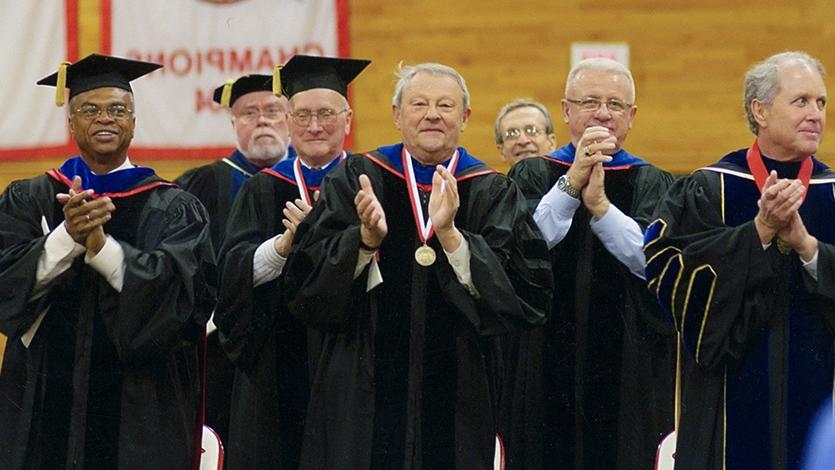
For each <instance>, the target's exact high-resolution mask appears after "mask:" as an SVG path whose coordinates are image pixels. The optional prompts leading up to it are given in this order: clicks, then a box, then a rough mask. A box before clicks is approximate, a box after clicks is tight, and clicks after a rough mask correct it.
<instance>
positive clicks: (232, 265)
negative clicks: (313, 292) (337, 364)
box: [215, 172, 317, 470]
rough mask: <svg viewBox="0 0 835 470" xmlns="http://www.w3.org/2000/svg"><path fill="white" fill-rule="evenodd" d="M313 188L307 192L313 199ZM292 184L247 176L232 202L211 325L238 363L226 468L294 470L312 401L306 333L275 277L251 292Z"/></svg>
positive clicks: (294, 189)
mask: <svg viewBox="0 0 835 470" xmlns="http://www.w3.org/2000/svg"><path fill="white" fill-rule="evenodd" d="M315 189H317V188H309V191H310V193H311V196H312V193H313V191H314V190H315ZM298 198H299V190H298V186H296V183H295V181H294V180H291V179H290V178H287V177H285V176H284V175H281V174H279V173H276V172H271V173H267V172H261V173H258V174H257V175H255V176H253V177H252V178H250V179H249V180H248V181H247V182H246V183H245V184H244V186H243V187H242V188H241V191H240V193H239V195H238V197H237V199H236V201H235V205H234V207H233V209H232V213H231V216H230V218H229V222H228V227H229V230H228V231H227V235H226V241H225V243H224V246H223V249H222V250H221V254H220V258H219V263H218V265H219V266H220V273H221V283H220V286H221V289H220V296H219V298H218V306H217V310H216V311H215V322H216V323H217V326H218V331H219V336H220V341H221V344H222V345H223V347H224V349H225V351H226V353H227V354H228V356H229V357H230V358H231V360H232V362H233V363H234V365H235V384H234V387H233V392H232V402H231V409H232V413H231V418H230V427H229V437H230V438H229V442H228V443H227V444H226V448H227V468H228V469H229V470H232V469H256V468H259V469H260V468H269V469H296V468H298V465H299V453H300V451H301V439H302V433H303V430H304V428H303V426H304V415H305V412H306V411H307V397H308V395H309V374H308V369H307V367H308V365H307V363H308V359H307V357H308V353H307V343H306V341H307V333H306V328H305V326H304V325H302V324H301V323H300V322H299V321H298V320H296V319H295V318H293V317H292V316H290V315H289V314H288V313H287V309H286V307H285V306H284V304H283V303H282V298H281V297H282V296H281V285H280V283H279V281H280V278H279V279H275V280H273V281H270V282H267V283H264V284H262V285H260V286H258V287H255V288H253V277H252V264H253V256H254V255H255V251H256V249H257V248H258V246H259V245H260V244H261V243H263V242H264V241H265V240H267V239H269V238H271V237H273V236H275V235H276V234H278V233H282V232H284V225H283V224H282V223H281V221H282V219H283V218H284V215H283V214H282V210H283V209H284V207H285V203H286V202H288V201H293V200H295V199H298Z"/></svg>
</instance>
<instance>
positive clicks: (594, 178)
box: [568, 126, 617, 219]
mask: <svg viewBox="0 0 835 470" xmlns="http://www.w3.org/2000/svg"><path fill="white" fill-rule="evenodd" d="M615 148H617V138H616V137H615V136H614V135H612V134H611V133H610V132H609V129H607V128H605V127H602V126H592V127H589V128H587V129H586V130H585V132H583V136H582V137H580V140H579V141H578V142H577V150H576V152H575V154H574V163H572V164H571V167H570V168H569V169H568V178H569V182H570V184H571V187H573V188H574V189H576V190H578V191H580V195H581V197H582V200H583V204H584V205H585V206H586V208H587V209H588V210H589V212H591V214H592V215H593V216H594V217H595V218H597V219H600V218H602V217H603V216H604V215H606V211H608V210H609V199H608V198H607V197H606V191H605V190H604V187H603V183H604V179H605V176H604V171H603V163H605V162H610V161H612V157H610V156H609V155H604V154H603V152H604V151H611V150H614V149H615Z"/></svg>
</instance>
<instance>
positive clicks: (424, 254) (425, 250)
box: [415, 245, 438, 266]
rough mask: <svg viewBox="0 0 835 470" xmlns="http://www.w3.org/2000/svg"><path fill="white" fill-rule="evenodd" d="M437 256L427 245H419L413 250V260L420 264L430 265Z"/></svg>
mask: <svg viewBox="0 0 835 470" xmlns="http://www.w3.org/2000/svg"><path fill="white" fill-rule="evenodd" d="M437 257H438V256H437V255H436V254H435V250H433V249H432V247H431V246H429V245H421V246H419V247H418V249H417V250H415V261H417V264H419V265H421V266H432V265H433V264H434V263H435V259H436V258H437Z"/></svg>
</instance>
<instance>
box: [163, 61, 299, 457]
mask: <svg viewBox="0 0 835 470" xmlns="http://www.w3.org/2000/svg"><path fill="white" fill-rule="evenodd" d="M279 95H280V94H279ZM214 101H215V102H216V103H218V104H220V105H221V107H223V108H229V110H230V114H231V121H232V129H233V130H234V131H235V141H236V145H237V148H236V149H235V151H234V152H232V154H231V155H229V157H227V158H223V159H221V160H218V161H216V162H213V163H209V164H208V165H203V166H200V167H197V168H193V169H191V170H189V171H187V172H185V173H184V174H182V175H181V176H180V177H178V178H177V179H176V180H174V182H175V183H177V184H178V185H180V187H181V188H183V189H185V190H186V191H188V192H190V193H192V194H194V195H195V196H197V198H198V199H200V202H202V203H203V205H204V206H206V210H208V211H209V218H210V220H211V222H210V227H211V234H212V245H213V246H214V248H215V252H217V251H219V250H220V247H221V246H222V244H223V234H224V233H225V232H226V223H227V221H228V220H229V212H230V209H231V208H232V202H233V201H234V200H235V196H236V195H237V194H238V191H239V190H240V189H241V186H242V185H243V183H244V182H245V181H246V180H247V179H249V178H250V177H251V176H252V175H254V174H256V173H258V172H259V171H261V169H262V168H269V167H271V166H273V165H275V164H276V163H278V162H279V161H281V160H282V159H283V158H284V157H285V156H286V155H287V153H288V146H289V144H290V136H289V134H288V131H287V119H286V114H287V98H285V97H284V96H276V95H275V94H273V79H272V76H271V75H257V74H253V75H244V76H242V77H239V78H238V79H237V80H234V81H231V80H230V81H228V82H227V83H226V84H224V85H221V86H219V87H217V88H216V89H215V91H214ZM212 281H213V282H214V280H212ZM206 331H207V332H208V339H207V351H206V387H207V390H206V424H208V425H209V426H210V427H211V428H212V429H214V430H215V431H216V432H217V433H218V435H219V436H220V439H221V442H223V443H227V444H228V431H229V403H230V401H231V398H232V380H233V377H234V372H235V371H234V367H233V365H232V363H231V362H229V360H228V359H227V357H226V354H224V353H223V350H222V348H221V347H220V343H219V342H218V337H217V334H214V333H215V331H217V330H216V326H215V324H214V319H210V320H209V323H208V326H207V330H206Z"/></svg>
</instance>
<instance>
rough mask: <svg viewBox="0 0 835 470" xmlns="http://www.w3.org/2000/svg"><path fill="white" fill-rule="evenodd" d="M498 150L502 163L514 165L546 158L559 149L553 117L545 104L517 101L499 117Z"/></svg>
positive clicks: (519, 99) (505, 106)
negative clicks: (524, 159) (531, 158)
mask: <svg viewBox="0 0 835 470" xmlns="http://www.w3.org/2000/svg"><path fill="white" fill-rule="evenodd" d="M494 133H495V136H496V148H497V149H498V150H499V155H500V156H501V157H502V160H504V161H506V162H507V163H508V164H509V165H511V166H513V165H515V164H516V163H517V162H518V161H519V160H521V159H523V158H530V157H536V156H539V155H546V154H549V153H551V152H553V151H554V149H556V148H557V136H556V135H555V134H554V123H553V121H551V113H550V112H549V111H548V108H546V107H545V105H544V104H542V103H540V102H538V101H534V100H532V99H529V98H517V99H515V100H513V101H511V102H510V103H508V104H506V105H504V106H503V107H502V109H501V110H499V115H498V116H497V117H496V127H495V131H494Z"/></svg>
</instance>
